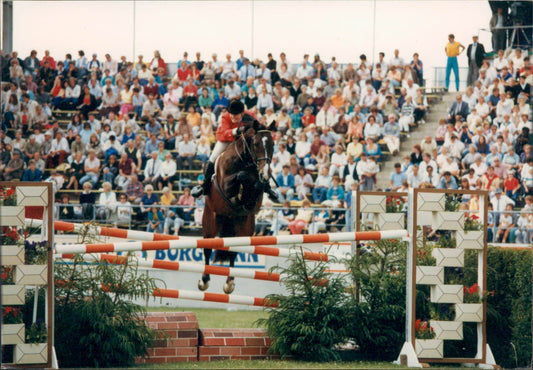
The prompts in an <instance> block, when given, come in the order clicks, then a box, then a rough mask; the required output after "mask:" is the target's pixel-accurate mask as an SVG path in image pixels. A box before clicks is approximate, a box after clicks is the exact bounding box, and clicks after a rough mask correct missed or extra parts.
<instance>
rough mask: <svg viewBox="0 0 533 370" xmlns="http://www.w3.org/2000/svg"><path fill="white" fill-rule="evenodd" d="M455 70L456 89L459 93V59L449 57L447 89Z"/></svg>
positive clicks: (447, 63)
mask: <svg viewBox="0 0 533 370" xmlns="http://www.w3.org/2000/svg"><path fill="white" fill-rule="evenodd" d="M452 70H453V74H454V75H455V88H456V89H457V91H459V64H457V57H448V61H447V62H446V89H448V87H450V74H451V72H452Z"/></svg>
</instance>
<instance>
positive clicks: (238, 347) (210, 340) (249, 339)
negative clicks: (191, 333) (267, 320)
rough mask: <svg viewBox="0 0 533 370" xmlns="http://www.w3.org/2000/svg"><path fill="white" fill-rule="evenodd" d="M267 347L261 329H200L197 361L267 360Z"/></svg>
mask: <svg viewBox="0 0 533 370" xmlns="http://www.w3.org/2000/svg"><path fill="white" fill-rule="evenodd" d="M268 346H269V339H268V338H267V336H266V334H265V331H264V330H262V329H201V330H200V346H199V347H198V355H199V357H198V359H199V360H200V361H214V360H262V359H266V358H267V351H268Z"/></svg>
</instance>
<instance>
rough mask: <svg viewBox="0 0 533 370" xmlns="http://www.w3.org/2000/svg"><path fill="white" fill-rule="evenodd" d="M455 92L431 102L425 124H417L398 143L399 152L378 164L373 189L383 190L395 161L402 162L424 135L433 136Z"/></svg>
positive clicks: (388, 182)
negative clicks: (408, 135)
mask: <svg viewBox="0 0 533 370" xmlns="http://www.w3.org/2000/svg"><path fill="white" fill-rule="evenodd" d="M456 95H457V93H455V92H453V93H446V94H444V95H443V96H442V100H440V101H438V102H436V103H435V104H433V105H432V106H431V108H430V110H429V112H428V113H427V114H426V124H419V125H418V127H416V128H414V130H413V131H412V132H411V133H410V137H406V138H405V139H404V140H402V142H401V143H400V152H399V153H398V154H397V155H396V156H389V157H388V159H387V161H384V162H382V163H381V164H380V172H379V173H378V174H377V183H376V187H375V190H377V189H381V190H385V189H386V188H388V187H389V185H390V180H389V177H390V174H391V172H392V171H393V170H394V164H395V163H396V162H399V163H402V161H403V157H404V156H406V155H411V153H412V151H413V145H415V144H420V143H421V142H422V140H423V139H424V137H426V136H428V135H429V136H431V137H435V131H436V130H437V127H438V125H439V119H441V118H446V116H447V113H446V112H447V111H448V109H449V108H450V106H451V105H452V103H453V102H454V101H455V96H456Z"/></svg>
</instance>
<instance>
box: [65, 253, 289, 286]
mask: <svg viewBox="0 0 533 370" xmlns="http://www.w3.org/2000/svg"><path fill="white" fill-rule="evenodd" d="M60 257H61V258H66V259H70V258H73V257H74V254H63V255H61V256H60ZM134 258H135V257H134ZM83 259H84V260H86V261H100V262H103V261H107V262H109V263H113V264H116V265H122V264H124V263H125V262H126V261H127V260H128V257H127V256H118V255H116V254H84V255H83ZM135 259H136V261H135V263H137V264H138V266H141V267H148V268H156V269H162V270H173V271H184V272H199V273H202V274H212V275H221V276H233V277H240V278H245V279H255V280H266V281H274V282H279V281H280V275H279V274H278V273H275V272H267V271H256V270H248V269H240V268H234V267H224V266H212V265H209V266H206V265H203V264H199V263H186V262H173V261H161V260H142V259H139V258H135Z"/></svg>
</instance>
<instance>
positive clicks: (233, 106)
mask: <svg viewBox="0 0 533 370" xmlns="http://www.w3.org/2000/svg"><path fill="white" fill-rule="evenodd" d="M228 112H230V114H241V113H242V112H244V104H243V102H242V101H240V100H239V99H231V101H230V102H229V106H228Z"/></svg>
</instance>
